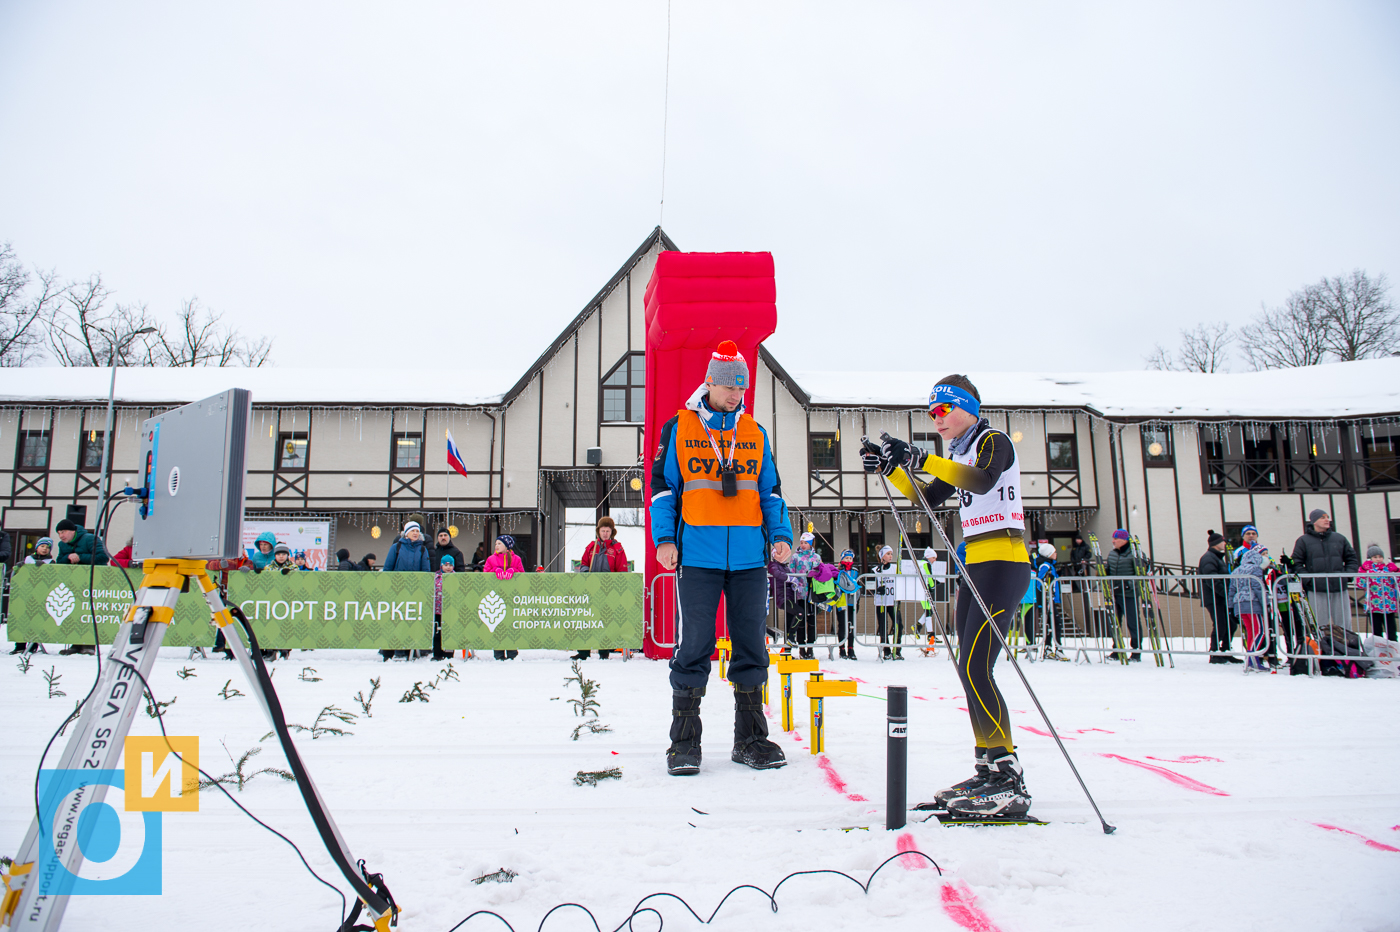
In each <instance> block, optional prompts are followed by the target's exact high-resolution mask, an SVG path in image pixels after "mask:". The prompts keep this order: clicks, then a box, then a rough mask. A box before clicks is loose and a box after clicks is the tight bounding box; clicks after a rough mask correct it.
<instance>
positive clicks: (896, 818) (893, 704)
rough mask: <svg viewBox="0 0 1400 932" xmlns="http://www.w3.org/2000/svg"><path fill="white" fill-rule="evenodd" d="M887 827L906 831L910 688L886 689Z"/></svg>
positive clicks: (894, 687) (896, 687)
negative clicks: (887, 700)
mask: <svg viewBox="0 0 1400 932" xmlns="http://www.w3.org/2000/svg"><path fill="white" fill-rule="evenodd" d="M887 690H888V691H887V693H886V695H887V697H888V699H889V702H888V705H887V707H886V720H887V731H888V735H889V737H888V738H887V739H886V752H885V828H887V829H896V828H904V822H905V809H906V808H907V805H906V798H907V783H908V771H909V687H907V686H890V687H887Z"/></svg>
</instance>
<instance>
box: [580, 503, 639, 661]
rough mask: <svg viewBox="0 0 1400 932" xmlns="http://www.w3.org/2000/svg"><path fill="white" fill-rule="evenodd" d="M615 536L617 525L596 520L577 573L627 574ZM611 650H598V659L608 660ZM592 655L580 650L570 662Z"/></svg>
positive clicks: (605, 518)
mask: <svg viewBox="0 0 1400 932" xmlns="http://www.w3.org/2000/svg"><path fill="white" fill-rule="evenodd" d="M616 536H617V525H616V524H614V523H613V519H612V518H611V517H609V516H608V515H603V516H602V517H601V518H599V519H598V527H597V528H596V529H595V530H594V538H593V540H590V541H589V542H588V546H587V547H584V548H583V559H582V560H580V561H579V572H581V573H625V572H627V553H626V551H624V550H623V549H622V543H621V542H620V541H618V540H615V538H616ZM611 653H612V651H611V650H601V649H600V650H599V651H598V657H599V658H600V659H602V660H607V659H608V654H611ZM592 655H593V652H592V651H587V650H581V651H579V652H578V653H577V654H574V655H573V657H571V658H569V659H571V660H587V659H588V658H589V657H591V656H592Z"/></svg>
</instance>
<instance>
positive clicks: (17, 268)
mask: <svg viewBox="0 0 1400 932" xmlns="http://www.w3.org/2000/svg"><path fill="white" fill-rule="evenodd" d="M34 277H35V278H37V279H38V283H39V288H38V292H37V293H36V294H34V295H28V294H27V292H28V290H29V283H30V275H29V272H28V271H27V270H26V269H25V268H24V265H23V264H22V263H21V262H20V261H19V259H17V258H16V257H15V251H14V248H13V247H12V246H11V245H10V244H9V243H0V366H23V365H26V364H27V363H29V362H32V361H33V360H34V359H35V358H37V357H38V356H39V355H40V353H41V352H42V348H41V346H42V343H43V341H44V327H45V323H46V322H47V321H48V320H49V319H50V318H51V317H52V316H53V312H54V307H55V306H56V305H57V304H58V302H59V301H60V300H61V299H62V296H63V286H62V285H61V284H60V283H59V280H58V273H57V272H52V271H50V272H44V271H41V270H38V269H36V270H35V272H34Z"/></svg>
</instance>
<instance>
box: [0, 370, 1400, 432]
mask: <svg viewBox="0 0 1400 932" xmlns="http://www.w3.org/2000/svg"><path fill="white" fill-rule="evenodd" d="M111 375H112V370H111V369H83V368H73V369H66V368H57V367H54V368H24V369H10V368H0V404H4V403H9V404H16V403H18V404H52V403H61V404H75V403H76V404H88V403H103V404H105V403H106V401H107V389H108V386H109V384H110V382H109V380H110V379H111ZM944 375H946V373H945V372H941V371H940V372H850V371H842V370H839V369H821V370H808V371H803V372H791V373H789V377H790V378H791V379H792V380H793V381H795V382H796V383H797V386H796V387H798V388H800V389H801V390H802V391H804V392H805V393H806V394H807V395H808V396H809V397H810V399H811V403H812V404H815V405H822V406H834V407H894V408H921V407H923V406H924V405H926V404H928V392H929V389H930V388H932V387H933V384H934V382H935V381H937V380H938V379H939V378H941V377H942V376H944ZM519 377H520V373H519V372H518V371H516V370H510V369H474V370H465V369H463V370H431V369H413V370H408V369H369V368H361V369H283V368H265V369H242V368H224V369H215V368H196V369H143V368H131V369H121V370H120V371H119V372H118V374H117V401H118V402H121V403H124V404H140V405H155V406H159V405H175V404H184V403H186V402H190V401H195V400H198V399H200V398H206V397H208V396H210V395H214V394H217V393H219V392H222V391H226V390H228V389H230V388H246V389H248V390H249V391H251V392H252V393H253V403H254V404H255V405H266V404H275V405H323V404H324V405H365V406H370V407H376V406H398V405H405V406H409V405H411V406H418V405H424V406H429V407H432V406H437V405H442V406H476V405H484V406H496V405H500V404H501V403H502V400H503V398H504V397H505V394H506V392H507V391H509V390H510V388H511V386H512V385H514V384H515V383H516V382H517V381H518V379H519ZM968 377H969V378H971V379H972V381H973V382H974V383H975V384H976V385H977V388H978V390H979V391H980V392H981V394H982V398H983V399H984V403H985V404H986V405H987V407H989V408H1087V409H1090V410H1093V411H1095V412H1097V413H1099V414H1102V415H1104V416H1105V417H1116V418H1153V417H1161V418H1205V419H1215V418H1352V417H1369V416H1375V415H1385V414H1397V413H1400V358H1394V357H1392V358H1390V359H1369V360H1364V361H1361V362H1346V363H1331V364H1328V365H1323V366H1308V367H1305V368H1299V369H1274V370H1270V371H1268V372H1238V373H1213V374H1204V373H1199V372H1151V371H1141V370H1137V371H1129V372H1080V373H1059V374H1056V373H1045V372H969V373H968Z"/></svg>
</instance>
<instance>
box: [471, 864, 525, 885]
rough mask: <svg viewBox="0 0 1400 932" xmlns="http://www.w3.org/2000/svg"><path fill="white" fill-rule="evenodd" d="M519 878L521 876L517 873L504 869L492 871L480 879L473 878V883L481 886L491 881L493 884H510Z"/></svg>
mask: <svg viewBox="0 0 1400 932" xmlns="http://www.w3.org/2000/svg"><path fill="white" fill-rule="evenodd" d="M519 876H520V875H519V874H517V873H516V872H515V871H513V870H511V869H509V868H506V867H503V868H501V869H500V870H498V871H492V872H491V873H489V874H482V875H481V876H480V877H473V878H472V883H477V884H481V883H486V882H487V881H490V882H491V883H510V882H511V881H512V880H514V879H515V878H517V877H519Z"/></svg>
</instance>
